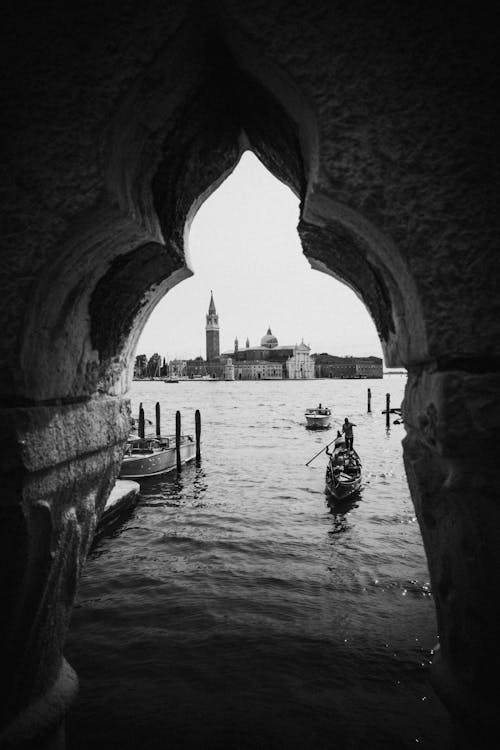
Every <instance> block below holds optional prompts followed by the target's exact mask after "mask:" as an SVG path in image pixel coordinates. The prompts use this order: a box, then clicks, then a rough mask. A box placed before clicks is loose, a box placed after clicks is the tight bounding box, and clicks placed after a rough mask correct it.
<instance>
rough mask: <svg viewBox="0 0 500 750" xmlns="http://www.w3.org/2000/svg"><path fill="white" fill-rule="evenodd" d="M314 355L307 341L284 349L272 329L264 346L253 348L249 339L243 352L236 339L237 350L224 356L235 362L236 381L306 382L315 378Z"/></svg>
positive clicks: (235, 346) (266, 337) (225, 353)
mask: <svg viewBox="0 0 500 750" xmlns="http://www.w3.org/2000/svg"><path fill="white" fill-rule="evenodd" d="M310 352H311V350H310V348H309V347H308V346H307V344H304V342H303V341H302V342H301V343H300V344H292V345H288V346H280V345H279V344H278V339H277V338H276V336H274V335H273V333H272V331H271V328H268V329H267V333H266V334H265V336H263V337H262V339H261V341H260V346H250V341H249V340H248V338H247V340H246V345H245V348H244V349H240V348H239V345H238V339H235V342H234V351H232V352H224V353H223V355H222V356H224V357H230V358H231V359H232V364H233V367H234V379H235V380H284V379H287V380H288V379H289V380H298V379H302V380H306V379H311V378H314V361H313V359H312V357H311V354H310Z"/></svg>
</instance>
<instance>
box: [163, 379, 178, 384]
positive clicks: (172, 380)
mask: <svg viewBox="0 0 500 750" xmlns="http://www.w3.org/2000/svg"><path fill="white" fill-rule="evenodd" d="M163 382H164V383H178V382H179V381H178V380H176V378H163Z"/></svg>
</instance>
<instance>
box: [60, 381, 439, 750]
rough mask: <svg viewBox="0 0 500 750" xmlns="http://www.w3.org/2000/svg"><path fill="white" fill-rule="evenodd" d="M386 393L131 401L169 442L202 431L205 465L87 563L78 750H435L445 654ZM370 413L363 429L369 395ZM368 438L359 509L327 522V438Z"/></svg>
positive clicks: (153, 495)
mask: <svg viewBox="0 0 500 750" xmlns="http://www.w3.org/2000/svg"><path fill="white" fill-rule="evenodd" d="M405 382H406V378H404V377H402V376H392V377H388V378H386V379H385V380H383V381H356V380H349V381H338V380H332V381H328V380H321V381H306V382H293V381H285V382H282V381H280V382H271V381H267V382H239V383H223V382H216V383H203V382H194V383H189V382H181V383H179V384H169V385H166V384H163V383H161V382H160V383H158V382H156V383H155V382H149V383H137V382H136V383H134V384H133V389H132V394H131V400H132V407H133V413H134V414H137V410H138V406H139V402H140V401H142V402H143V405H144V407H145V411H146V417H148V416H149V418H150V419H154V405H155V403H156V401H160V403H161V406H162V421H163V424H164V426H165V431H167V425H168V426H169V430H168V431H171V430H172V429H173V426H174V424H175V420H174V415H175V410H176V409H180V410H181V412H182V414H183V427H184V431H190V432H194V410H195V408H200V410H201V414H202V423H203V427H202V429H203V433H202V465H201V467H199V468H197V467H196V466H194V465H190V466H188V467H186V468H184V469H183V471H182V474H181V476H179V477H177V476H175V475H165V476H163V477H162V478H157V479H152V480H148V481H147V482H143V484H142V492H141V497H140V502H139V504H138V506H137V507H136V508H135V510H134V511H133V513H132V514H131V515H130V516H129V517H128V519H126V520H125V522H124V524H123V526H122V527H121V528H120V530H119V532H118V533H117V534H115V536H114V537H113V538H107V539H104V540H103V541H101V542H100V543H99V544H98V545H97V547H96V548H95V549H94V550H93V552H92V553H91V555H90V558H89V560H88V562H87V565H86V568H85V571H84V574H83V578H82V581H81V585H80V588H79V596H78V601H77V605H76V609H75V611H74V615H73V619H72V625H71V633H70V637H69V643H68V646H67V649H66V654H67V657H68V659H69V661H70V663H71V664H72V665H73V666H74V667H75V668H76V670H77V672H78V673H79V676H80V678H81V683H82V686H81V694H80V698H79V700H78V702H77V704H76V706H75V708H74V709H73V711H72V712H71V714H70V717H69V721H68V738H69V742H68V747H69V748H70V749H72V750H74V749H78V750H79V749H80V748H82V749H83V748H98V747H108V748H120V750H129V749H130V750H132V748H133V749H134V750H135V749H136V748H141V749H142V748H148V749H151V750H157V749H158V750H160V749H162V750H163V749H164V748H188V749H191V748H193V749H194V748H197V749H198V748H200V749H201V748H204V749H207V748H210V749H212V748H213V749H214V750H215V748H223V747H230V748H264V749H267V748H287V749H290V748H292V749H295V748H301V749H303V750H308V749H309V748H333V747H335V748H340V749H343V748H349V749H350V748H353V749H357V748H409V747H412V748H413V747H415V745H417V744H418V745H419V746H424V747H429V748H438V747H439V748H442V747H445V746H446V744H447V737H448V730H449V726H448V718H447V715H446V713H445V711H444V709H443V708H442V707H441V704H440V703H439V701H438V699H437V698H436V696H435V695H434V693H433V691H432V689H431V687H430V686H429V683H428V671H429V662H430V659H431V649H432V648H433V646H434V645H435V643H436V642H437V633H436V622H435V613H434V607H433V601H432V593H431V590H430V585H429V575H428V569H427V564H426V560H425V556H424V551H423V547H422V541H421V538H420V532H419V528H418V524H417V522H416V519H415V515H414V509H413V506H412V503H411V500H410V496H409V491H408V486H407V482H406V478H405V474H404V468H403V462H402V450H401V439H402V437H403V434H404V432H403V429H404V428H403V427H402V426H392V428H391V430H390V433H389V434H387V433H386V430H385V417H384V416H383V415H382V414H381V413H380V412H381V410H382V409H383V408H385V392H386V391H390V392H391V395H392V403H393V405H395V406H396V405H399V404H400V402H401V399H402V395H403V389H404V385H405ZM367 386H370V387H371V389H372V408H373V409H374V413H372V414H366V413H365V412H366V389H367ZM318 401H321V402H322V403H323V404H327V405H329V406H331V407H332V411H333V414H334V415H335V417H336V418H338V420H339V421H341V420H343V418H344V416H349V417H350V418H351V421H353V422H355V423H356V424H357V429H355V440H354V446H355V448H356V449H357V451H358V453H359V454H360V456H361V458H362V460H363V470H364V486H363V489H362V492H361V494H360V496H359V497H358V498H356V499H355V500H353V501H351V502H345V501H344V503H343V505H342V506H340V507H330V506H329V505H328V503H327V500H326V497H325V495H324V474H325V466H326V462H325V459H324V457H323V456H320V457H319V458H318V459H316V461H314V462H313V463H312V464H311V465H310V466H309V467H306V466H305V463H306V461H308V460H309V459H310V458H311V457H312V456H313V455H314V453H316V452H317V451H318V450H319V449H320V448H321V446H322V445H324V444H325V443H326V442H328V441H329V440H332V439H333V437H334V435H335V431H334V430H333V429H332V430H330V431H327V432H320V433H314V432H310V431H308V430H306V429H305V427H304V417H303V413H304V409H305V407H307V406H313V405H315V404H317V403H318Z"/></svg>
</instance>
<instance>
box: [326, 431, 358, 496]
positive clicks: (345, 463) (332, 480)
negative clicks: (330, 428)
mask: <svg viewBox="0 0 500 750" xmlns="http://www.w3.org/2000/svg"><path fill="white" fill-rule="evenodd" d="M326 452H327V455H328V456H329V457H330V458H329V461H328V466H327V467H326V492H327V493H329V494H330V495H332V496H333V497H335V498H337V499H338V500H342V499H343V498H346V497H349V496H350V495H352V494H353V493H354V492H357V491H358V490H359V489H360V487H361V459H360V457H359V456H358V454H357V453H356V451H355V450H354V449H352V448H351V450H347V449H346V446H345V440H344V438H343V437H342V435H340V433H338V436H337V438H336V440H335V445H334V450H333V452H332V453H330V452H329V451H328V449H327V451H326Z"/></svg>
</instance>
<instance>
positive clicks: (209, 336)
mask: <svg viewBox="0 0 500 750" xmlns="http://www.w3.org/2000/svg"><path fill="white" fill-rule="evenodd" d="M205 337H206V342H207V362H208V363H213V362H217V361H218V360H219V356H220V348H219V316H218V315H217V311H216V309H215V304H214V295H213V292H212V291H210V305H209V306H208V313H207V323H206V326H205Z"/></svg>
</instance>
